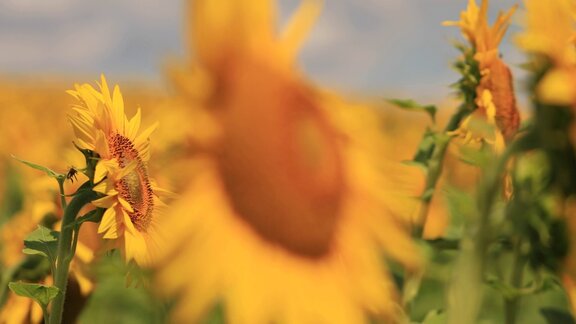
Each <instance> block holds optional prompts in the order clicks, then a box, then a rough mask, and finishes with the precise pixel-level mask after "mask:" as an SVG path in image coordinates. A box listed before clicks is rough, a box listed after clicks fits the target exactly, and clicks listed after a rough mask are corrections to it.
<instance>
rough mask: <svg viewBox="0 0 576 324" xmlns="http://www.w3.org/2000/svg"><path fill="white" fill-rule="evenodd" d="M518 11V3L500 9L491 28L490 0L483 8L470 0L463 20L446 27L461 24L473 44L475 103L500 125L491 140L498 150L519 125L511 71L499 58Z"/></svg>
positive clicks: (484, 0) (484, 115) (490, 121)
mask: <svg viewBox="0 0 576 324" xmlns="http://www.w3.org/2000/svg"><path fill="white" fill-rule="evenodd" d="M515 10H516V6H514V7H512V8H511V9H510V10H509V11H508V12H506V13H503V12H500V13H499V14H498V17H497V18H496V21H495V22H494V24H493V25H492V27H490V26H489V25H488V0H482V3H481V5H480V7H478V5H477V4H476V1H475V0H470V1H469V3H468V8H467V10H466V11H463V12H462V14H461V19H460V21H447V22H444V25H446V26H458V27H460V29H461V30H462V34H463V35H464V36H465V37H466V38H467V39H468V41H469V42H470V45H471V46H472V51H473V57H474V60H475V61H476V62H477V63H478V68H479V72H480V75H479V76H478V77H479V78H480V79H479V80H477V81H476V82H477V84H476V89H475V94H474V96H475V103H476V106H477V107H478V108H479V109H477V111H476V113H475V115H479V116H480V117H481V120H483V121H486V122H488V124H491V125H496V126H497V128H498V129H497V130H496V131H495V135H494V139H493V140H492V141H494V143H495V147H496V150H498V151H499V150H502V148H503V145H504V144H503V143H504V140H511V139H512V138H513V136H514V135H515V133H516V131H517V130H518V127H519V125H520V114H519V112H518V108H517V106H516V97H515V94H514V87H513V80H512V73H511V71H510V68H509V67H508V66H507V65H506V64H505V63H504V62H503V61H502V59H501V58H500V57H499V50H498V45H499V44H500V42H501V41H502V38H503V37H504V34H505V33H506V30H507V29H508V25H509V22H510V18H511V16H512V14H513V13H514V11H515ZM465 63H466V62H465ZM470 70H473V69H470Z"/></svg>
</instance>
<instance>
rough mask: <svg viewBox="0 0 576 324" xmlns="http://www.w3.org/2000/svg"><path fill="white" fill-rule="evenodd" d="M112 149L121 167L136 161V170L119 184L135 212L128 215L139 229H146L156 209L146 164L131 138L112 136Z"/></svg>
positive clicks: (120, 191) (121, 193) (118, 186)
mask: <svg viewBox="0 0 576 324" xmlns="http://www.w3.org/2000/svg"><path fill="white" fill-rule="evenodd" d="M109 144H110V151H111V152H112V155H113V156H114V157H115V158H116V159H117V160H118V164H119V165H120V167H122V168H124V167H126V166H127V165H129V164H130V163H132V162H134V161H135V162H136V167H135V168H134V170H132V171H131V172H129V173H128V174H126V175H125V176H124V177H123V178H122V179H121V180H120V181H119V182H118V183H117V184H116V190H118V192H119V195H120V197H122V198H123V199H124V200H126V201H127V202H128V203H129V204H130V206H131V207H132V209H133V210H134V212H128V216H129V217H130V219H131V220H132V223H134V227H136V229H137V230H139V231H145V230H146V229H147V228H148V225H150V220H151V219H152V211H153V209H154V200H153V191H152V187H151V185H150V180H149V178H148V172H147V170H146V165H145V164H144V162H143V161H142V159H141V158H140V155H139V154H138V151H137V150H136V149H135V148H134V144H133V143H132V141H130V139H128V138H126V137H125V136H122V135H120V134H116V135H114V136H112V137H111V138H110V141H109Z"/></svg>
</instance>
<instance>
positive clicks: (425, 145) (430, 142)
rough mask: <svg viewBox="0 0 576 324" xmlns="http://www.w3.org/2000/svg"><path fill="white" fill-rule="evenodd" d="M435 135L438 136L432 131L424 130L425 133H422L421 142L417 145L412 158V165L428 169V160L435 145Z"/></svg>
mask: <svg viewBox="0 0 576 324" xmlns="http://www.w3.org/2000/svg"><path fill="white" fill-rule="evenodd" d="M437 135H438V134H436V133H435V132H433V131H432V130H430V129H426V132H425V133H424V136H422V140H421V141H420V144H419V145H418V149H417V150H416V153H415V154H414V158H412V161H413V163H416V164H419V165H423V166H424V167H428V161H429V160H430V157H432V152H433V151H434V147H435V145H436V137H437Z"/></svg>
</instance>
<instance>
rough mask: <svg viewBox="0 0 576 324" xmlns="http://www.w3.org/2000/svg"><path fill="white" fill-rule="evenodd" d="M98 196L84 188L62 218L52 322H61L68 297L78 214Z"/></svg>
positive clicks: (57, 323)
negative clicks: (67, 291)
mask: <svg viewBox="0 0 576 324" xmlns="http://www.w3.org/2000/svg"><path fill="white" fill-rule="evenodd" d="M96 198H97V194H96V193H95V192H94V191H92V190H90V189H86V190H82V191H80V192H78V193H77V195H76V196H75V197H74V199H72V201H71V202H70V204H69V205H68V207H67V208H66V210H65V211H64V217H63V218H62V230H61V233H60V239H59V240H58V259H57V263H56V273H54V284H55V286H56V287H57V288H58V289H59V290H60V292H59V294H58V296H56V298H54V300H53V301H52V309H51V314H50V321H49V323H50V324H60V323H61V321H62V313H63V310H64V300H65V298H66V288H67V284H68V273H69V270H70V261H72V258H73V256H74V255H73V251H72V248H73V246H74V244H73V242H72V241H73V237H74V236H75V237H76V239H77V234H76V235H74V230H75V229H76V228H78V227H77V226H76V224H75V221H76V216H77V215H78V213H79V212H80V210H81V209H82V207H84V206H85V205H86V204H88V203H90V202H91V201H92V200H94V199H96Z"/></svg>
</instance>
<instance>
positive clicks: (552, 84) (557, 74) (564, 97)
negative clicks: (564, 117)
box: [536, 67, 576, 106]
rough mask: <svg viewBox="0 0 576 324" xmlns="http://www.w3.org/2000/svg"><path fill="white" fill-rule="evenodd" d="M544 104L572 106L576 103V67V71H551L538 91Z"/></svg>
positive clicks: (537, 94) (539, 98) (542, 81)
mask: <svg viewBox="0 0 576 324" xmlns="http://www.w3.org/2000/svg"><path fill="white" fill-rule="evenodd" d="M536 96H537V98H538V100H539V101H540V102H542V103H546V104H551V105H558V106H572V105H574V103H576V67H575V68H574V69H554V68H553V69H551V70H550V71H548V73H546V75H545V76H544V77H543V78H542V80H541V81H540V83H539V84H538V87H537V89H536Z"/></svg>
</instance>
